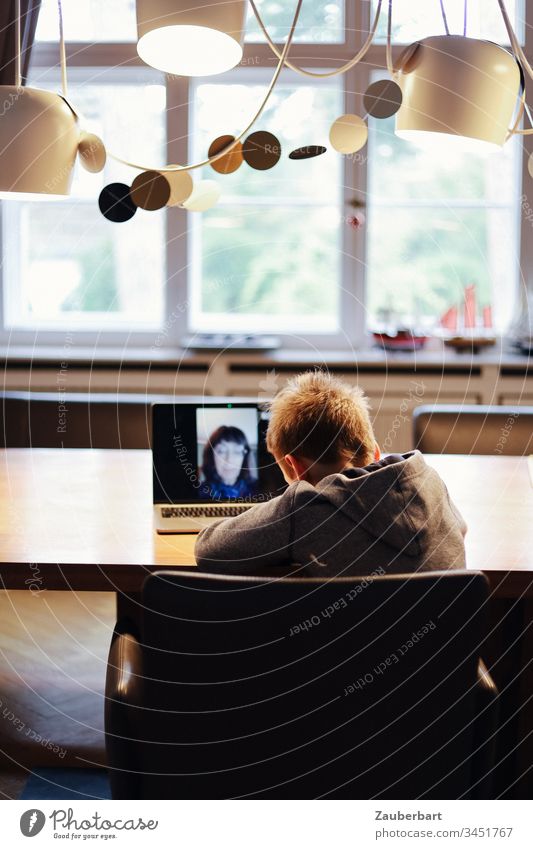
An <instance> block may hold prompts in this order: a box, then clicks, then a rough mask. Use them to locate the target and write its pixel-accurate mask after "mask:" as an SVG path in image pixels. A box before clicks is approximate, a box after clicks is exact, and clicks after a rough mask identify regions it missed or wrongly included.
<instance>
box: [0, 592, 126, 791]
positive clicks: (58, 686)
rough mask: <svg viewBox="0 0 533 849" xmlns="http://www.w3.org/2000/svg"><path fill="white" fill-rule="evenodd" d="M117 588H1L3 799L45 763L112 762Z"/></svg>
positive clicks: (0, 780)
mask: <svg viewBox="0 0 533 849" xmlns="http://www.w3.org/2000/svg"><path fill="white" fill-rule="evenodd" d="M114 624H115V597H114V595H113V594H111V593H83V592H78V593H74V592H72V593H70V592H47V591H42V592H39V593H37V594H34V595H32V594H31V593H30V592H26V591H9V592H6V591H0V799H1V798H4V799H5V798H17V796H18V794H19V793H20V790H21V788H22V787H23V785H24V782H25V780H26V776H27V771H28V770H31V769H32V768H34V767H39V766H69V767H84V766H93V765H102V764H105V751H104V734H103V728H104V724H103V723H104V719H103V706H104V699H103V694H104V682H105V672H106V663H107V653H108V649H109V643H110V640H111V634H112V630H113V626H114Z"/></svg>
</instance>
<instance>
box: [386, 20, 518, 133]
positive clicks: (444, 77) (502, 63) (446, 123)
mask: <svg viewBox="0 0 533 849" xmlns="http://www.w3.org/2000/svg"><path fill="white" fill-rule="evenodd" d="M397 80H398V84H399V85H400V88H401V90H402V104H401V107H400V109H399V110H398V112H397V113H396V134H397V135H398V136H400V137H401V138H404V139H408V140H410V141H414V142H417V141H421V140H423V141H429V142H431V140H432V139H433V140H437V139H438V137H439V136H440V137H441V138H443V137H446V141H447V142H449V141H453V140H454V137H455V138H457V140H458V142H459V144H461V145H463V146H464V140H466V146H467V147H468V146H470V147H477V149H480V148H482V147H488V148H489V149H490V148H491V147H492V148H494V147H501V146H502V145H503V144H504V142H505V141H506V139H507V137H508V132H509V126H510V125H511V123H512V117H513V113H514V110H515V107H516V103H517V98H518V94H519V89H520V69H519V66H518V63H517V61H516V59H515V57H514V56H513V55H512V54H511V53H509V52H508V51H507V50H504V48H503V47H500V46H499V45H497V44H494V43H493V42H490V41H483V40H481V39H477V38H465V37H464V36H457V35H442V36H440V35H438V36H431V37H429V38H424V39H422V40H421V41H419V42H418V43H416V44H414V45H411V47H410V48H409V49H408V50H407V51H406V52H405V53H404V56H403V59H402V58H400V68H399V74H398V77H397ZM469 142H470V144H469Z"/></svg>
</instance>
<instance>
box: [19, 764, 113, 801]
mask: <svg viewBox="0 0 533 849" xmlns="http://www.w3.org/2000/svg"><path fill="white" fill-rule="evenodd" d="M20 799H111V787H110V785H109V777H108V774H107V771H106V770H105V769H55V768H42V769H35V770H33V772H32V774H31V775H30V776H29V778H28V780H27V782H26V786H25V787H24V790H23V791H22V794H21V796H20Z"/></svg>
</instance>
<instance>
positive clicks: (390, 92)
mask: <svg viewBox="0 0 533 849" xmlns="http://www.w3.org/2000/svg"><path fill="white" fill-rule="evenodd" d="M363 102H364V104H365V109H366V111H367V112H368V114H369V115H371V116H372V118H390V117H391V115H395V114H396V112H397V111H398V109H399V108H400V106H401V105H402V90H401V88H400V86H399V85H398V83H395V82H394V80H377V82H375V83H372V85H369V86H368V88H367V90H366V91H365V96H364V98H363Z"/></svg>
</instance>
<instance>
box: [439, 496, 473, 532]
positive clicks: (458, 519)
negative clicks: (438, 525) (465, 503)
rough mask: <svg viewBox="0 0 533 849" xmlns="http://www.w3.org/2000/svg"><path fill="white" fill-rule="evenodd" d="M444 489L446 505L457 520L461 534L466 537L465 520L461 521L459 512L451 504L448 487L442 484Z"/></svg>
mask: <svg viewBox="0 0 533 849" xmlns="http://www.w3.org/2000/svg"><path fill="white" fill-rule="evenodd" d="M444 489H445V490H446V495H447V496H448V504H449V505H450V508H451V511H452V513H453V515H454V516H455V518H456V519H457V523H458V525H459V528H460V530H461V533H462V535H463V536H466V532H467V530H468V525H467V524H466V522H465V520H464V519H463V517H462V516H461V514H460V513H459V510H458V509H457V507H456V506H455V504H454V503H453V501H452V499H451V498H450V493H449V492H448V487H447V486H446V484H444Z"/></svg>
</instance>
